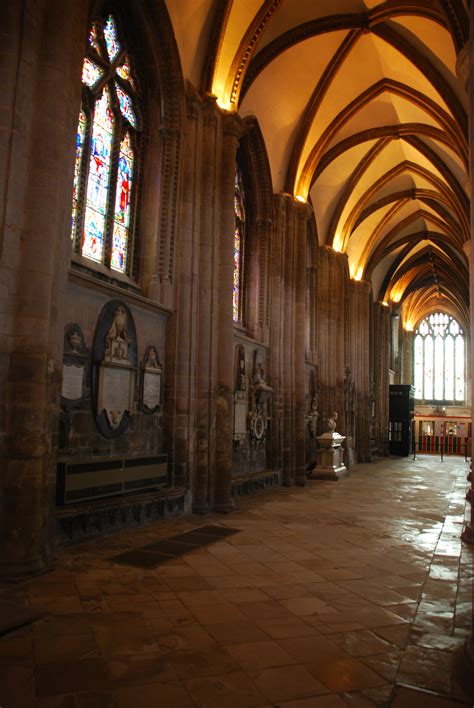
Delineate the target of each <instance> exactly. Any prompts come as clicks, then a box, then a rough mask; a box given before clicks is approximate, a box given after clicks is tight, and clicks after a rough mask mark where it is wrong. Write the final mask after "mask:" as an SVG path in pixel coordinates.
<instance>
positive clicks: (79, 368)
mask: <svg viewBox="0 0 474 708" xmlns="http://www.w3.org/2000/svg"><path fill="white" fill-rule="evenodd" d="M87 358H88V351H87V347H86V345H85V342H84V335H83V332H82V329H81V328H80V327H79V325H78V324H76V323H71V324H68V325H67V326H66V329H65V332H64V355H63V383H62V388H61V406H62V408H64V409H70V408H74V407H78V406H80V405H81V404H82V403H83V401H84V386H85V384H86V364H87Z"/></svg>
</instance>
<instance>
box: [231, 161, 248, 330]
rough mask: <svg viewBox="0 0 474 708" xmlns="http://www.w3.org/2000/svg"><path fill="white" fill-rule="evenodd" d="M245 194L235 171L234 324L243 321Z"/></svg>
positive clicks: (240, 176)
mask: <svg viewBox="0 0 474 708" xmlns="http://www.w3.org/2000/svg"><path fill="white" fill-rule="evenodd" d="M245 222H246V212H245V194H244V188H243V183H242V174H241V171H240V169H237V171H236V174H235V189H234V283H233V317H234V322H242V319H243V312H242V311H243V284H244V252H245Z"/></svg>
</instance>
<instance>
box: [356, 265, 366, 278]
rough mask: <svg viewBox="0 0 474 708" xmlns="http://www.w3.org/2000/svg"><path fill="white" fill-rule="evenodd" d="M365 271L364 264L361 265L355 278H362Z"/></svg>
mask: <svg viewBox="0 0 474 708" xmlns="http://www.w3.org/2000/svg"><path fill="white" fill-rule="evenodd" d="M363 273H364V268H363V266H359V268H358V269H357V273H356V274H355V275H354V280H362V275H363Z"/></svg>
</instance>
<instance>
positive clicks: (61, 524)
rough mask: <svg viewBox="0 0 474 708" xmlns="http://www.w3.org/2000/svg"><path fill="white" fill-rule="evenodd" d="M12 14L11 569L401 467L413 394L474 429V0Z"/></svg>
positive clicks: (468, 537) (7, 244)
mask: <svg viewBox="0 0 474 708" xmlns="http://www.w3.org/2000/svg"><path fill="white" fill-rule="evenodd" d="M2 14H3V21H2V23H1V29H0V32H1V35H2V40H3V41H2V50H1V56H2V62H1V68H2V72H1V76H2V79H3V82H2V83H3V90H2V95H1V102H2V108H3V110H2V116H1V119H0V120H1V128H2V130H1V133H0V179H1V185H2V188H1V190H0V205H1V210H0V213H1V219H2V228H1V232H0V288H1V290H0V294H1V298H0V306H1V313H2V316H1V319H0V328H1V339H0V344H1V357H0V381H1V388H2V397H1V400H0V436H1V437H0V440H1V461H2V462H1V472H0V548H1V553H0V575H1V576H2V577H4V578H7V579H9V580H11V579H18V578H23V577H27V576H30V575H33V574H36V573H40V572H42V571H45V570H46V569H48V568H50V567H51V564H52V562H53V559H54V556H55V554H56V553H57V551H58V549H61V548H64V547H65V546H67V545H70V544H72V543H76V542H78V541H81V540H84V539H88V538H91V537H94V536H97V535H98V534H106V533H110V532H113V531H118V530H121V529H123V528H129V527H131V526H132V527H133V526H137V525H139V526H141V525H145V524H146V523H149V522H153V521H158V520H160V519H163V518H169V517H171V516H175V515H176V516H179V515H184V514H189V513H195V514H206V513H208V512H222V513H226V512H232V510H233V509H234V508H235V499H236V497H237V496H239V495H244V494H250V493H252V492H254V491H257V490H259V489H261V488H265V487H268V486H275V485H283V486H288V487H291V486H293V485H298V486H301V487H304V486H305V485H306V484H307V479H308V474H310V473H311V470H312V469H313V468H314V467H315V465H316V463H317V455H316V450H317V445H318V443H317V438H318V436H320V435H322V434H323V433H325V431H326V430H327V427H326V421H327V420H328V418H330V417H331V416H332V414H333V411H335V412H337V413H338V419H337V430H338V432H340V433H341V434H342V435H343V436H345V442H344V462H345V465H346V466H347V467H349V468H354V471H353V474H354V475H357V468H356V465H357V463H368V462H371V461H377V465H378V464H380V460H381V458H383V457H385V456H388V454H389V440H388V430H389V386H390V384H415V385H416V396H417V398H416V400H415V406H416V407H415V414H417V415H419V416H421V417H423V416H424V417H425V418H426V417H428V418H430V417H431V418H433V419H436V420H438V419H439V418H441V417H442V416H446V417H448V418H449V419H450V420H451V419H454V420H458V421H464V422H462V423H460V425H462V426H464V428H463V429H464V433H463V435H464V437H465V439H466V441H467V440H469V439H470V427H469V426H470V418H471V339H470V332H471V326H470V309H469V301H470V292H471V298H472V293H473V292H474V291H473V290H472V285H471V286H470V279H469V266H470V258H471V217H470V208H469V200H470V194H471V177H470V176H469V175H470V172H471V165H472V160H473V157H472V149H471V148H470V145H471V144H472V141H470V131H471V134H472V135H474V133H473V132H472V131H473V128H472V124H471V127H470V116H471V113H472V110H473V106H474V103H473V97H474V90H473V88H474V87H473V85H472V74H471V73H470V65H471V62H473V61H474V58H473V56H474V55H472V50H470V46H471V45H470V43H469V27H470V26H471V27H472V26H473V22H474V16H473V15H472V11H471V8H470V3H469V2H468V1H467V0H410V1H405V0H386V1H382V0H318V2H315V1H314V0H103V1H100V0H94V1H93V0H76V1H75V2H73V3H65V2H63V0H12V1H11V2H8V3H7V4H6V6H5V8H3V13H2ZM470 16H471V17H470ZM470 287H471V290H470ZM440 313H441V314H440ZM430 328H431V329H430ZM440 361H441V362H442V363H441V364H440ZM440 367H441V368H440ZM445 371H447V372H448V375H447V376H444V372H445ZM443 377H444V378H443ZM469 455H470V452H469ZM374 467H375V466H374ZM340 484H344V482H341V483H340ZM463 538H464V540H465V542H466V543H472V542H473V540H474V522H473V521H471V523H467V525H466V528H465V530H464V534H463ZM467 647H468V648H467V650H466V655H467V656H468V655H469V652H470V651H471V652H472V648H470V645H469V641H468V642H467ZM471 656H472V653H471Z"/></svg>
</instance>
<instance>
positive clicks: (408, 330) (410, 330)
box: [405, 322, 415, 332]
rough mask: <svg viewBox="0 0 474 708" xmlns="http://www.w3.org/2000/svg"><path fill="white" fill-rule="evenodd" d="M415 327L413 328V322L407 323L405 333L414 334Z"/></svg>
mask: <svg viewBox="0 0 474 708" xmlns="http://www.w3.org/2000/svg"><path fill="white" fill-rule="evenodd" d="M414 329H415V327H414V326H413V322H406V323H405V331H406V332H413V330H414Z"/></svg>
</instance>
